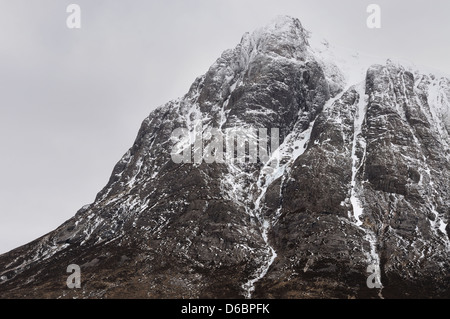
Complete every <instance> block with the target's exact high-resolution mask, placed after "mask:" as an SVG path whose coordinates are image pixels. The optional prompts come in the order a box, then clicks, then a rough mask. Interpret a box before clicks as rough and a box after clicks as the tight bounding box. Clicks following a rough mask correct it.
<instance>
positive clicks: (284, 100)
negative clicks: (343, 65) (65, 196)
mask: <svg viewBox="0 0 450 319" xmlns="http://www.w3.org/2000/svg"><path fill="white" fill-rule="evenodd" d="M330 70H331V71H330ZM343 78H344V75H343V74H342V73H341V71H339V69H338V68H337V67H336V66H335V65H333V64H332V62H327V61H323V60H321V59H320V58H319V57H317V56H316V55H315V54H314V51H313V50H312V49H311V48H310V46H309V43H308V35H307V32H306V31H305V30H304V29H303V27H302V26H301V24H300V22H299V21H298V20H297V19H292V18H289V17H283V18H279V19H277V20H276V21H274V22H272V23H271V24H270V25H268V26H267V27H265V28H262V29H259V30H257V31H255V32H254V33H253V34H246V35H244V37H243V38H242V41H241V43H240V44H239V45H238V46H237V47H236V48H235V49H234V50H228V51H226V52H224V53H223V55H222V56H221V57H220V58H219V59H218V60H217V62H216V63H215V64H214V65H213V66H212V67H211V68H210V70H209V71H208V72H207V73H206V74H205V75H204V76H202V77H199V78H198V79H197V80H196V81H195V82H194V84H193V85H192V87H191V89H190V90H189V92H188V93H187V94H186V95H185V96H184V97H183V98H181V99H178V100H175V101H171V102H169V103H167V104H166V105H165V106H163V107H161V108H158V109H157V110H155V111H153V112H152V113H151V114H150V116H149V117H148V118H147V119H145V120H144V122H143V123H142V126H141V128H140V130H139V133H138V136H137V138H136V141H135V143H134V145H133V146H132V147H131V148H130V150H129V151H128V152H127V154H125V155H124V157H123V158H122V159H121V160H120V161H119V162H118V163H117V165H116V166H115V167H114V170H113V173H112V176H111V178H110V180H109V182H108V184H107V185H106V186H105V188H104V189H103V190H102V191H100V192H99V194H98V195H97V198H96V200H95V202H94V203H92V204H91V205H88V206H85V207H83V208H82V209H81V210H80V211H78V212H77V214H76V215H75V216H74V217H73V218H72V219H70V220H68V221H67V222H66V223H64V224H63V225H61V226H60V227H59V228H58V229H56V230H55V231H53V232H51V233H49V234H47V235H45V236H43V237H41V238H39V239H37V240H35V241H34V242H31V243H29V244H27V245H25V246H22V247H19V248H17V249H15V250H13V251H11V252H9V253H7V254H4V255H2V256H0V278H1V279H0V296H1V297H3V298H12V297H18V298H24V297H26V298H30V297H31V298H39V297H45V298H71V297H80V298H199V297H200V298H243V297H254V298H372V297H373V298H378V297H394V298H398V297H411V298H414V297H434V298H442V297H450V280H449V279H450V278H449V276H450V275H449V273H450V261H449V260H450V259H449V254H450V241H449V230H450V228H449V226H448V225H447V223H448V221H449V218H450V195H449V194H450V192H449V191H450V189H449V188H450V183H449V182H448V181H449V177H450V174H449V172H450V148H449V143H450V138H449V132H450V111H449V103H448V101H449V100H450V81H449V80H448V79H445V78H442V79H438V78H435V77H433V76H431V75H424V74H420V73H419V72H415V73H412V72H410V71H408V70H406V69H405V68H404V67H402V66H400V65H396V64H394V63H392V62H390V61H388V62H387V63H386V65H373V66H372V67H370V68H369V69H368V70H367V74H366V76H365V78H364V76H362V77H361V79H360V81H361V83H345V82H344V81H343V80H342V79H343ZM196 127H197V128H198V127H202V131H203V134H205V132H206V131H207V129H208V128H217V129H218V130H219V131H220V132H221V133H222V134H226V133H227V132H228V131H230V130H232V129H233V128H236V127H238V128H250V127H255V128H266V129H270V128H279V137H280V140H279V143H280V147H279V148H278V150H277V151H276V152H273V154H274V155H273V156H272V158H271V160H270V161H269V162H267V163H266V162H262V161H258V162H257V163H237V162H232V161H230V160H229V159H227V160H225V161H224V162H223V163H217V162H215V163H211V164H208V163H206V162H202V163H197V162H196V161H195V160H193V159H195V156H196V155H195V151H196V149H198V147H199V145H198V144H196V143H195V142H194V141H193V138H194V137H195V134H199V133H198V130H197V133H195V132H194V129H195V128H196ZM179 128H186V129H187V130H189V131H190V132H191V138H190V139H189V138H187V139H186V145H193V150H192V156H189V158H190V159H191V160H190V161H189V162H184V163H181V164H176V163H175V162H174V161H173V160H172V158H171V152H172V151H173V149H174V147H175V146H176V143H177V141H176V140H174V139H173V138H172V132H173V131H174V130H175V129H179ZM204 136H206V137H205V139H204V140H205V141H204V147H206V146H208V145H210V143H212V140H211V138H210V137H208V136H207V135H204ZM273 137H274V138H275V136H273ZM272 151H274V150H272ZM449 225H450V224H449ZM70 264H77V265H80V267H81V271H82V288H81V289H76V290H70V289H68V288H67V287H66V279H67V277H68V275H69V274H67V273H66V268H67V266H68V265H70ZM369 265H374V266H376V267H379V269H380V274H381V282H382V284H383V288H382V289H369V288H368V287H367V285H366V279H367V277H368V275H369V274H368V273H367V267H368V266H369Z"/></svg>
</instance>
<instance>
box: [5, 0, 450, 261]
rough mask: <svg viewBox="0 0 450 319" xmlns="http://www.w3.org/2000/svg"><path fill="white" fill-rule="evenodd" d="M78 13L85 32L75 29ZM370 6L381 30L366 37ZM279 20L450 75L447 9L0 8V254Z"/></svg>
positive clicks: (439, 0) (60, 1)
mask: <svg viewBox="0 0 450 319" xmlns="http://www.w3.org/2000/svg"><path fill="white" fill-rule="evenodd" d="M70 3H76V4H79V5H80V6H81V10H82V16H81V18H82V29H81V30H70V29H68V28H67V27H66V23H65V21H66V18H67V16H68V14H67V13H66V7H67V6H68V5H69V4H70ZM370 3H376V4H379V5H380V6H381V8H382V28H381V29H379V30H371V29H368V28H367V27H366V18H367V16H368V14H367V13H366V7H367V6H368V5H369V4H370ZM430 3H432V4H430ZM280 14H288V15H290V16H293V17H297V18H299V19H300V21H301V22H302V24H303V26H304V27H305V28H307V29H308V30H310V31H311V32H313V33H314V34H319V35H321V36H323V37H325V38H327V39H328V40H329V42H330V43H332V44H336V45H340V46H346V47H349V48H354V49H356V50H359V51H362V52H367V53H370V54H372V55H380V56H386V57H393V58H402V59H407V60H411V61H413V62H415V63H417V64H423V65H428V66H430V67H434V68H437V69H440V70H442V71H444V72H447V73H450V59H449V57H450V41H449V35H450V22H449V21H450V19H449V18H450V17H449V16H450V2H449V1H448V0H433V1H428V0H427V1H411V0H409V1H406V0H396V1H392V0H383V1H378V0H372V1H365V0H340V1H337V0H322V1H320V0H319V1H318V0H308V1H306V0H305V1H302V0H294V1H287V0H276V1H268V0H251V1H245V0H244V1H243V0H227V1H223V0H221V1H218V0H178V1H177V0H165V1H152V0H133V1H124V0H120V1H119V0H96V1H92V0H71V1H65V0H33V1H30V0H14V1H13V0H0V150H1V153H0V155H1V156H0V176H1V179H0V253H4V252H6V251H8V250H10V249H13V248H15V247H17V246H20V245H22V244H26V243H27V242H29V241H31V240H33V239H36V238H37V237H40V236H42V235H44V234H45V233H47V232H49V231H51V230H53V229H54V228H56V227H57V226H59V225H60V224H61V223H63V222H64V221H66V220H67V219H69V218H70V217H72V216H73V215H74V214H75V213H76V211H77V210H78V209H79V208H80V207H82V206H83V205H85V204H88V203H91V202H92V201H93V200H94V198H95V195H96V194H97V192H98V191H100V189H101V188H102V187H103V186H104V185H105V184H106V182H107V181H108V179H109V176H110V174H111V172H112V168H113V166H114V164H115V163H116V162H117V161H118V160H119V159H120V158H121V156H122V155H123V154H124V153H125V152H126V151H127V149H128V148H129V147H131V145H132V143H133V141H134V138H135V137H136V134H137V131H138V129H139V126H140V123H141V121H142V120H143V119H144V118H145V117H146V116H147V115H148V113H149V112H150V111H151V110H153V109H154V108H155V107H157V106H159V105H161V104H164V103H165V102H168V101H169V100H171V99H174V98H177V97H179V96H182V95H183V94H185V93H186V92H187V91H188V89H189V87H190V85H191V84H192V82H193V81H194V79H195V78H196V77H197V76H199V75H201V74H203V73H205V72H206V71H207V70H208V68H209V66H210V65H211V64H212V63H213V62H214V61H215V60H216V59H217V58H218V57H219V56H220V54H221V53H222V51H224V50H226V49H229V48H233V47H234V46H236V44H238V43H239V41H240V39H241V36H242V34H243V33H244V32H247V31H252V30H254V29H255V28H257V27H260V26H263V25H265V24H267V23H268V22H269V21H270V20H271V19H273V18H274V17H276V16H277V15H280Z"/></svg>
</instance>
